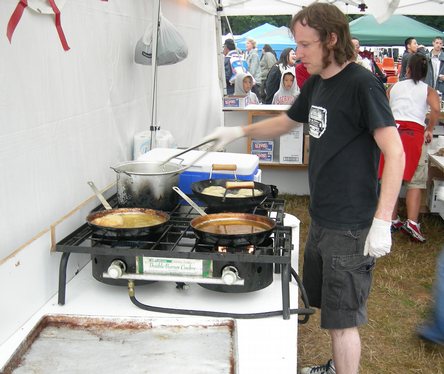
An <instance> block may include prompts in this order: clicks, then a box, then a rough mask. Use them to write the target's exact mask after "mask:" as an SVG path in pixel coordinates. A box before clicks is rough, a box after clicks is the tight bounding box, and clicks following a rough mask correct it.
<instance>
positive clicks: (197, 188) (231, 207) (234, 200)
mask: <svg viewBox="0 0 444 374" xmlns="http://www.w3.org/2000/svg"><path fill="white" fill-rule="evenodd" d="M214 186H217V187H223V188H227V187H228V190H227V192H229V193H233V194H236V193H237V191H238V190H239V189H250V190H251V191H259V192H260V193H259V194H254V193H253V192H252V195H251V196H247V197H245V196H243V197H241V196H240V195H239V196H238V197H228V196H226V194H225V195H224V196H212V195H209V194H206V193H204V190H205V189H207V188H208V187H214ZM273 187H274V186H269V185H266V184H263V183H259V182H254V181H241V180H237V179H207V180H203V181H199V182H194V183H192V184H191V190H192V191H193V193H194V195H195V196H196V198H197V199H199V200H201V201H202V202H204V203H205V204H206V205H207V206H208V207H209V208H211V209H214V210H217V211H235V212H239V211H249V210H251V209H252V208H255V207H257V206H259V205H260V204H262V203H263V202H264V201H265V200H266V199H267V197H275V195H277V189H276V188H275V187H274V188H273Z"/></svg>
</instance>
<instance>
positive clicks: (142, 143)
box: [133, 129, 177, 160]
mask: <svg viewBox="0 0 444 374" xmlns="http://www.w3.org/2000/svg"><path fill="white" fill-rule="evenodd" d="M151 135H152V132H151V131H142V132H139V133H138V134H136V135H134V147H133V159H134V160H137V159H138V158H139V157H140V156H141V155H143V154H144V153H147V152H148V151H150V150H151V149H152V148H177V144H176V141H175V140H174V137H173V135H172V134H171V132H169V131H167V130H162V129H160V130H157V131H156V132H155V138H154V139H153V144H151Z"/></svg>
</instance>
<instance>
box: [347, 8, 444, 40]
mask: <svg viewBox="0 0 444 374" xmlns="http://www.w3.org/2000/svg"><path fill="white" fill-rule="evenodd" d="M350 32H351V34H352V36H354V37H356V38H358V39H359V41H360V43H361V45H367V46H378V45H379V46H391V45H397V46H400V45H404V41H405V39H406V38H408V37H410V36H411V37H414V38H415V39H416V40H417V41H418V44H424V45H430V44H431V42H432V40H433V39H434V38H435V37H436V36H443V33H442V32H441V31H439V30H437V29H434V28H433V27H430V26H427V25H425V24H423V23H421V22H418V21H416V20H414V19H413V18H410V17H406V16H402V15H394V16H391V17H390V18H389V19H388V20H387V21H385V22H383V23H381V24H379V23H378V22H377V21H376V19H375V17H373V16H371V15H368V16H363V17H360V18H358V19H356V20H354V21H352V22H350Z"/></svg>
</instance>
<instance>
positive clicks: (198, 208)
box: [172, 186, 207, 216]
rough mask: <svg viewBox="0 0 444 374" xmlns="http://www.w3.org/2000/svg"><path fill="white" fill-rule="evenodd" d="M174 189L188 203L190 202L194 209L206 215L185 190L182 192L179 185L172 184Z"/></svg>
mask: <svg viewBox="0 0 444 374" xmlns="http://www.w3.org/2000/svg"><path fill="white" fill-rule="evenodd" d="M172 188H173V190H174V191H176V192H177V193H178V194H179V195H180V196H181V197H182V198H183V199H184V200H185V201H186V202H187V203H188V204H190V205H191V206H192V207H193V208H194V210H195V211H196V212H197V213H199V214H200V215H201V216H206V215H207V213H205V212H204V211H203V210H202V209H201V208H200V207H199V206H198V205H197V204H196V203H195V202H194V201H193V200H191V199H190V198H189V197H188V195H187V194H185V192H183V191H182V190H181V189H180V188H179V187H177V186H173V187H172Z"/></svg>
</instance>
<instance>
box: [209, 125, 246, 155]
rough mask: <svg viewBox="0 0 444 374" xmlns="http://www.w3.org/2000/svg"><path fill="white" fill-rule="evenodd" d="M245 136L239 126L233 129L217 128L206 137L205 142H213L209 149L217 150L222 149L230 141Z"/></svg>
mask: <svg viewBox="0 0 444 374" xmlns="http://www.w3.org/2000/svg"><path fill="white" fill-rule="evenodd" d="M243 136H245V133H244V130H243V129H242V127H240V126H235V127H218V128H217V129H216V130H214V132H213V133H211V134H210V135H208V136H206V137H205V138H204V141H206V140H214V144H212V145H210V146H211V149H213V150H219V149H223V148H224V147H225V146H226V145H227V144H229V143H231V142H232V141H234V140H236V139H239V138H242V137H243Z"/></svg>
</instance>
